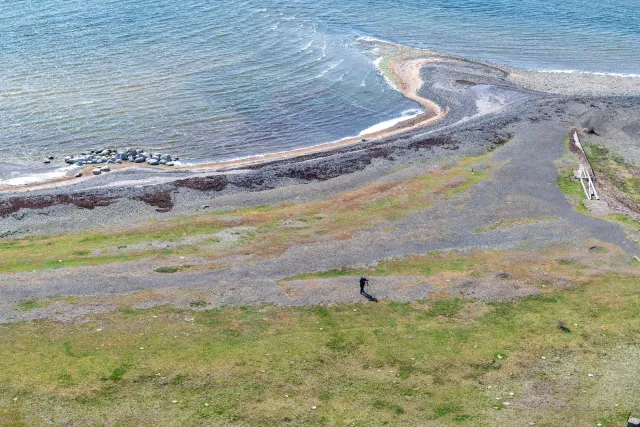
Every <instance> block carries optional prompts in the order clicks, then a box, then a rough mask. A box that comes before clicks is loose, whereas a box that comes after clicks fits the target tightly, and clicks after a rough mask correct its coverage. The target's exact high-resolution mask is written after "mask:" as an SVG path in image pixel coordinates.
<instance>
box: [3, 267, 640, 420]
mask: <svg viewBox="0 0 640 427" xmlns="http://www.w3.org/2000/svg"><path fill="white" fill-rule="evenodd" d="M637 283H638V278H637V277H624V276H616V275H610V276H601V277H593V278H591V279H590V281H589V282H588V283H586V284H584V285H582V286H579V287H575V288H570V289H565V290H562V291H556V292H553V293H547V294H543V295H541V296H536V297H530V298H525V299H523V300H520V301H513V302H500V303H490V304H482V303H471V302H465V301H462V300H447V299H445V300H438V301H436V302H435V303H434V304H433V306H432V308H431V309H429V310H427V309H425V308H424V306H423V305H422V304H420V303H415V304H414V303H393V304H391V303H389V304H385V303H378V304H358V305H338V306H332V307H307V308H276V307H269V306H267V307H255V308H252V307H241V308H221V309H216V310H205V311H198V312H183V311H180V310H175V309H170V308H163V307H159V308H155V309H152V310H135V309H127V310H117V311H115V312H113V313H105V314H95V315H90V316H87V317H86V318H84V319H83V321H82V322H73V323H60V322H56V321H44V320H43V321H37V322H28V323H16V324H7V325H3V326H1V327H0V360H2V366H3V368H2V370H0V425H15V426H20V425H38V424H42V420H46V421H47V422H48V423H52V424H54V425H55V424H71V425H87V424H91V425H114V424H115V425H168V424H182V425H185V424H187V425H200V424H213V425H220V424H233V425H274V426H276V425H278V426H279V425H284V424H287V423H291V425H352V424H353V425H360V426H370V425H424V426H458V425H469V426H472V425H473V426H476V425H518V423H519V422H522V421H523V420H525V421H527V422H528V420H535V422H536V425H566V420H571V422H572V423H573V424H575V425H595V423H596V422H602V421H601V420H606V423H605V425H622V421H623V419H624V416H625V415H626V413H627V411H630V410H636V411H637V394H634V390H636V391H637V388H635V386H633V384H637V383H638V381H640V371H638V369H637V364H636V363H635V355H636V354H637V351H638V347H637V344H636V343H637V335H638V333H640V316H638V310H639V309H640V290H639V289H638V287H637ZM469 313H476V314H475V315H470V314H469ZM187 317H189V318H194V319H195V321H193V322H191V321H188V322H187V321H185V320H184V319H185V318H187ZM558 319H564V320H566V322H567V324H568V325H569V326H570V328H571V331H572V332H571V333H566V332H563V331H562V330H560V329H559V328H558ZM574 323H577V324H578V326H574ZM541 356H545V357H546V360H543V359H541ZM496 362H498V363H496ZM589 372H595V373H596V379H591V378H589V377H588V376H587V373H589ZM489 386H491V387H490V388H489ZM509 393H514V395H513V396H512V395H510V394H509ZM496 396H498V397H499V399H498V400H497V399H496ZM550 396H553V398H554V399H556V401H558V402H562V404H561V405H556V406H554V405H545V404H535V402H545V401H547V399H549V398H550ZM45 402H46V404H45ZM172 402H175V403H172ZM503 402H511V403H512V405H511V406H507V405H503ZM614 403H615V404H618V405H619V406H617V407H616V406H614ZM312 406H315V407H316V409H312ZM287 420H288V421H287ZM616 423H617V424H616Z"/></svg>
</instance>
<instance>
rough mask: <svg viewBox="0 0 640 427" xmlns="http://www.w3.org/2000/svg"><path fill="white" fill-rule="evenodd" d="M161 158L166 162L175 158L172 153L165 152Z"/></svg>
mask: <svg viewBox="0 0 640 427" xmlns="http://www.w3.org/2000/svg"><path fill="white" fill-rule="evenodd" d="M160 160H164V161H166V162H170V161H171V160H173V159H172V158H171V156H170V155H168V154H163V155H162V156H160Z"/></svg>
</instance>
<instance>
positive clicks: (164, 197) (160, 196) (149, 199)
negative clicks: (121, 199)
mask: <svg viewBox="0 0 640 427" xmlns="http://www.w3.org/2000/svg"><path fill="white" fill-rule="evenodd" d="M133 199H134V200H140V201H141V202H145V203H146V204H148V205H151V206H155V207H156V208H157V209H156V212H160V213H165V212H169V211H170V210H171V209H173V198H172V197H171V192H170V191H169V190H163V191H154V192H149V193H145V194H143V195H141V196H136V197H133Z"/></svg>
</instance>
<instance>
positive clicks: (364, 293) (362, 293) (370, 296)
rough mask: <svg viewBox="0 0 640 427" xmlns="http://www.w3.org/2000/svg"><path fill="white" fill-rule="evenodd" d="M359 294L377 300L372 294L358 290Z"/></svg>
mask: <svg viewBox="0 0 640 427" xmlns="http://www.w3.org/2000/svg"><path fill="white" fill-rule="evenodd" d="M360 295H362V296H364V297H365V298H366V299H368V300H369V301H371V302H378V299H377V298H376V297H374V296H373V295H371V294H368V293H366V292H364V291H363V292H360Z"/></svg>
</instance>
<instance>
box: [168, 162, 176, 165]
mask: <svg viewBox="0 0 640 427" xmlns="http://www.w3.org/2000/svg"><path fill="white" fill-rule="evenodd" d="M175 165H176V164H175V163H173V162H167V166H175Z"/></svg>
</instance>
